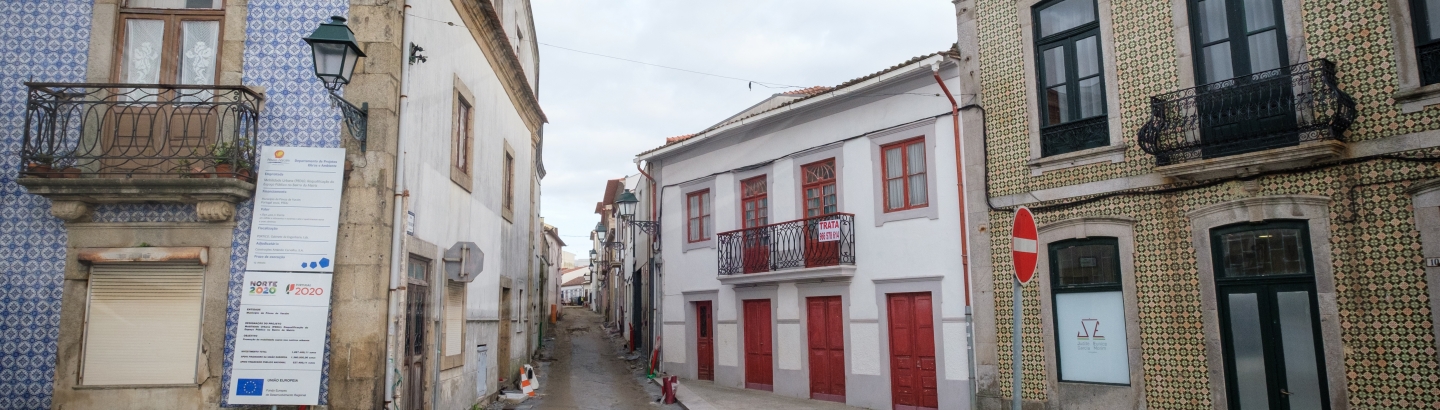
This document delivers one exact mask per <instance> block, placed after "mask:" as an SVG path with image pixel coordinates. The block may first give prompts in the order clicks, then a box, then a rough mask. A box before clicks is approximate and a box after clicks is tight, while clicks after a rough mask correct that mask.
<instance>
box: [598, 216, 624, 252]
mask: <svg viewBox="0 0 1440 410" xmlns="http://www.w3.org/2000/svg"><path fill="white" fill-rule="evenodd" d="M607 233H609V232H608V231H607V230H606V229H605V223H604V222H600V223H597V224H595V240H598V241H600V245H601V246H604V247H606V248H611V249H621V250H624V249H625V243H624V242H608V241H606V240H605V239H606V237H607V236H609V235H607Z"/></svg>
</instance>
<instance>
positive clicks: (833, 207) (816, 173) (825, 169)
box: [800, 158, 840, 218]
mask: <svg viewBox="0 0 1440 410" xmlns="http://www.w3.org/2000/svg"><path fill="white" fill-rule="evenodd" d="M800 173H801V181H800V182H801V184H802V186H803V190H804V193H805V217H806V218H809V217H815V216H821V215H829V214H833V213H836V212H839V211H840V209H839V208H840V205H839V203H838V201H837V199H836V195H835V159H834V158H831V159H827V160H823V161H820V162H816V163H813V164H809V165H806V166H804V167H801V171H800Z"/></svg>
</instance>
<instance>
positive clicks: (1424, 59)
mask: <svg viewBox="0 0 1440 410" xmlns="http://www.w3.org/2000/svg"><path fill="white" fill-rule="evenodd" d="M1410 18H1411V20H1413V21H1414V23H1413V24H1414V25H1413V26H1412V27H1414V31H1415V60H1416V64H1418V65H1419V68H1420V83H1421V84H1422V85H1430V84H1435V83H1440V0H1410Z"/></svg>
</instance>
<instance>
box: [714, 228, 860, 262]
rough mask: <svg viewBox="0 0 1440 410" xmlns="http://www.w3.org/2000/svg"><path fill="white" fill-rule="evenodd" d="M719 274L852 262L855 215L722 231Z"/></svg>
mask: <svg viewBox="0 0 1440 410" xmlns="http://www.w3.org/2000/svg"><path fill="white" fill-rule="evenodd" d="M716 240H717V244H718V249H717V251H718V252H717V254H718V258H717V259H718V261H719V270H718V272H719V274H720V275H722V276H724V275H738V274H746V273H761V272H771V271H778V270H784V269H797V268H814V267H823V266H836V265H854V264H855V215H852V214H830V215H825V216H817V217H811V218H805V219H797V220H793V221H788V222H781V223H776V224H770V225H765V226H760V227H755V228H746V229H739V230H734V231H729V232H724V233H721V234H719V235H718V237H717V238H716Z"/></svg>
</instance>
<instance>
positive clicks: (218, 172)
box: [210, 142, 235, 178]
mask: <svg viewBox="0 0 1440 410" xmlns="http://www.w3.org/2000/svg"><path fill="white" fill-rule="evenodd" d="M210 157H212V158H214V159H215V176H216V177H219V178H226V177H233V176H235V145H234V144H231V143H228V142H221V143H217V144H215V145H211V146H210Z"/></svg>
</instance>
